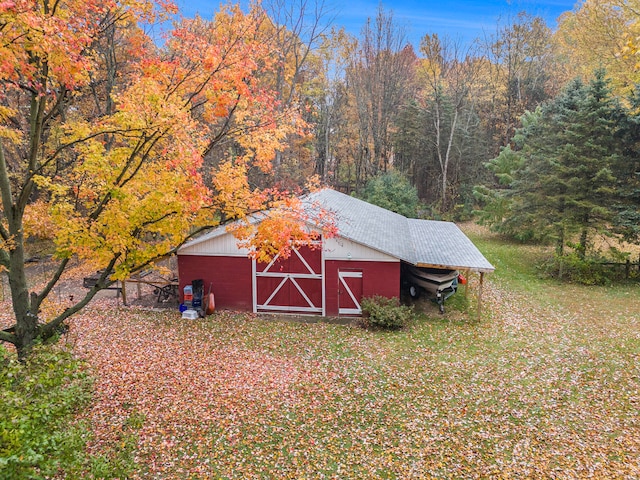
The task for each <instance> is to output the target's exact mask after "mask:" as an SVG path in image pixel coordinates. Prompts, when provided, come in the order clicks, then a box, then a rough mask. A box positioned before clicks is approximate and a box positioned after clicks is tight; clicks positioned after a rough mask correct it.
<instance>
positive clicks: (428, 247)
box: [305, 189, 494, 272]
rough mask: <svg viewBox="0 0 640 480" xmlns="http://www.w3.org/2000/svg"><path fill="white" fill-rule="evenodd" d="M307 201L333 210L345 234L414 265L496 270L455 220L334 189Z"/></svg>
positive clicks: (326, 190)
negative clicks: (410, 214)
mask: <svg viewBox="0 0 640 480" xmlns="http://www.w3.org/2000/svg"><path fill="white" fill-rule="evenodd" d="M305 201H306V202H307V203H308V204H309V205H310V206H311V209H312V210H313V209H315V208H317V207H320V208H323V209H325V210H328V211H330V212H333V214H334V217H335V221H336V226H337V227H338V234H339V235H340V236H341V237H344V238H348V239H349V240H352V241H354V242H357V243H360V244H362V245H365V246H367V247H369V248H373V249H375V250H379V251H381V252H384V253H387V254H389V255H391V256H393V257H396V258H398V259H400V260H404V261H405V262H408V263H411V264H413V265H418V266H434V267H444V268H455V269H471V270H477V271H483V272H491V271H493V270H494V267H493V266H492V265H491V264H490V263H489V261H488V260H487V259H486V258H485V257H484V255H482V253H480V251H479V250H478V249H477V248H476V246H475V245H474V244H473V242H471V240H469V238H468V237H467V236H466V235H465V234H464V233H463V232H462V231H461V230H460V229H459V228H458V226H457V225H456V224H454V223H451V222H439V221H433V220H418V219H408V218H406V217H404V216H402V215H399V214H397V213H394V212H391V211H389V210H386V209H384V208H381V207H378V206H376V205H372V204H370V203H367V202H364V201H362V200H359V199H357V198H354V197H350V196H349V195H345V194H343V193H340V192H336V191H335V190H331V189H323V190H319V191H317V192H314V193H312V194H310V195H308V196H307V197H306V199H305Z"/></svg>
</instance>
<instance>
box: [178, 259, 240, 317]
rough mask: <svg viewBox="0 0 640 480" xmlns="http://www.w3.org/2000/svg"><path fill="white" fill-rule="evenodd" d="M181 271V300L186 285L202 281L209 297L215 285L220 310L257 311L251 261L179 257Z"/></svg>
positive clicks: (179, 270)
mask: <svg viewBox="0 0 640 480" xmlns="http://www.w3.org/2000/svg"><path fill="white" fill-rule="evenodd" d="M178 272H179V278H180V300H181V301H182V299H183V298H182V295H183V291H184V287H185V285H190V284H191V282H192V281H193V280H196V279H199V278H201V279H202V280H204V290H205V294H206V293H208V291H209V285H211V291H212V292H213V295H214V297H215V301H216V308H217V309H218V308H222V309H230V310H243V311H249V312H250V311H252V310H253V293H252V282H251V259H250V258H248V257H222V256H220V257H212V256H199V255H178Z"/></svg>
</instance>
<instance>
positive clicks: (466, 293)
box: [464, 270, 471, 299]
mask: <svg viewBox="0 0 640 480" xmlns="http://www.w3.org/2000/svg"><path fill="white" fill-rule="evenodd" d="M464 276H465V278H466V279H467V283H465V285H464V298H465V299H467V298H469V282H470V281H471V278H470V277H471V270H465V271H464Z"/></svg>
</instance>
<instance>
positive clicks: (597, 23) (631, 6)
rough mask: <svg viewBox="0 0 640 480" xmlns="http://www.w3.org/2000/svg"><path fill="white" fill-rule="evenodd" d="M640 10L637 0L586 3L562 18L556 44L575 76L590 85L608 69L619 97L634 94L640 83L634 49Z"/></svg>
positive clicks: (555, 37)
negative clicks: (593, 76)
mask: <svg viewBox="0 0 640 480" xmlns="http://www.w3.org/2000/svg"><path fill="white" fill-rule="evenodd" d="M639 6H640V5H639V4H638V2H637V1H635V0H631V1H630V0H605V1H603V0H586V1H584V2H581V3H580V4H579V5H578V6H576V8H575V9H574V10H573V11H571V12H567V13H565V14H564V15H563V16H562V17H561V18H560V21H559V23H558V29H557V32H556V33H555V35H554V43H555V45H556V46H557V50H558V53H559V54H560V55H561V56H562V59H563V63H564V66H565V67H564V68H565V69H566V70H567V71H568V72H569V73H570V74H571V76H576V75H579V76H581V77H582V78H583V79H584V80H585V81H586V80H587V79H588V78H589V77H590V76H591V73H592V72H593V71H594V70H595V69H597V68H604V69H606V70H607V74H608V76H609V78H610V79H611V82H612V84H611V85H612V88H613V91H614V92H615V93H616V94H617V95H620V96H626V95H629V94H630V93H631V92H632V91H633V88H634V85H635V84H636V83H637V82H638V81H639V80H640V76H639V74H638V69H637V68H636V65H637V63H638V62H637V59H636V58H635V55H634V51H635V50H634V48H633V45H634V39H635V37H636V36H637V35H638V32H640V30H639V29H638V28H639V27H638V18H639V11H640V10H638V7H639Z"/></svg>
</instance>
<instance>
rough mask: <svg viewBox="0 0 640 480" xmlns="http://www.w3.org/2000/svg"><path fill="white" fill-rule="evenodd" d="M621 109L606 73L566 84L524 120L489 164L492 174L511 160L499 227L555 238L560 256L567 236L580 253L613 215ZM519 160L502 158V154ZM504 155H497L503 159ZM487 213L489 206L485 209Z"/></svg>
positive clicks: (519, 233)
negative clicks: (508, 147) (505, 210)
mask: <svg viewBox="0 0 640 480" xmlns="http://www.w3.org/2000/svg"><path fill="white" fill-rule="evenodd" d="M621 115H623V112H622V108H621V107H620V105H619V103H618V102H617V100H616V99H615V98H614V97H613V96H612V94H611V90H610V88H609V85H608V81H607V80H606V78H605V74H604V71H597V72H596V73H595V76H594V78H593V80H592V81H591V83H590V84H589V85H584V84H583V83H582V81H580V80H574V81H573V82H571V83H570V84H569V85H568V86H567V87H566V88H565V89H564V90H563V92H562V93H561V94H560V95H558V96H557V97H556V98H555V99H554V100H552V101H551V102H548V103H546V104H544V105H543V106H541V107H539V108H538V109H537V110H536V111H535V112H532V113H527V114H525V115H524V116H523V118H522V124H523V126H522V127H521V128H520V129H519V130H518V131H517V133H516V136H515V137H514V139H513V143H514V145H515V148H514V151H513V152H512V151H511V150H508V151H507V150H505V151H503V153H502V154H501V156H499V157H498V158H496V159H494V160H493V161H492V162H490V163H489V167H490V168H492V169H494V171H496V173H497V172H498V171H499V169H500V167H501V165H502V166H503V167H504V166H505V165H512V168H513V170H512V171H507V172H502V175H505V174H508V175H509V177H508V178H509V180H510V183H509V187H510V188H508V189H507V190H504V191H503V193H501V194H500V195H497V196H496V198H495V199H494V203H495V202H496V201H498V200H501V201H504V200H505V199H508V200H509V206H508V213H507V214H506V215H505V216H504V218H503V219H502V220H501V221H500V223H499V224H498V229H499V230H500V231H503V232H505V233H509V234H511V235H514V236H516V237H519V238H535V239H539V240H553V241H554V242H555V245H556V252H557V253H558V254H560V255H561V254H563V253H564V247H565V245H567V243H568V242H569V241H570V240H577V241H574V242H573V243H572V245H573V246H574V247H575V249H576V251H577V252H578V253H579V255H580V256H582V257H584V255H585V253H586V252H587V250H588V249H589V247H590V242H591V240H592V238H593V234H594V233H595V232H598V231H604V230H606V229H608V228H609V227H610V226H611V224H612V221H613V220H614V217H615V211H614V209H613V204H614V203H615V202H614V200H615V198H616V195H617V190H616V188H615V187H616V179H615V177H614V175H613V171H614V168H615V166H616V165H617V164H618V163H619V162H620V158H621V156H622V146H621V142H620V135H621V133H620V132H621V128H622V127H621V126H620V122H619V119H620V116H621ZM513 153H515V154H516V156H517V157H516V159H513V158H511V160H509V162H507V160H508V158H507V154H508V155H510V156H512V155H513ZM501 157H502V159H501ZM485 210H486V209H485Z"/></svg>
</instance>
